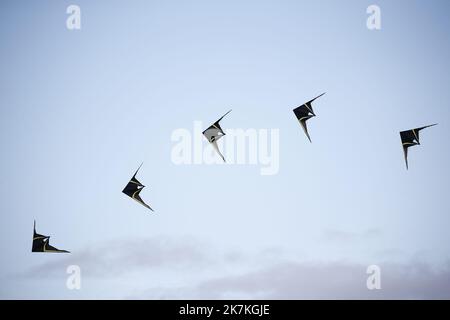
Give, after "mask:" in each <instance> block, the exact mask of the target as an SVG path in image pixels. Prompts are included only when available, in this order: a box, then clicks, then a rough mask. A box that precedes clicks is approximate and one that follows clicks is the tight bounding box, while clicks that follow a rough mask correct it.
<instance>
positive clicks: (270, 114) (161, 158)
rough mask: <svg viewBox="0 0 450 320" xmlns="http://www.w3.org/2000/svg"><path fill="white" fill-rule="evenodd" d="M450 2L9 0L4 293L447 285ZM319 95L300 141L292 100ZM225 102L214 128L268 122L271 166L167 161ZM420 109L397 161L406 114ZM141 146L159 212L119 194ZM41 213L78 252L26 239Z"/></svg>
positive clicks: (387, 293) (317, 292)
mask: <svg viewBox="0 0 450 320" xmlns="http://www.w3.org/2000/svg"><path fill="white" fill-rule="evenodd" d="M70 4H77V5H79V6H80V7H81V23H82V28H81V30H78V31H70V30H67V28H66V19H67V17H68V15H67V14H66V8H67V6H68V5H70ZM371 4H377V5H379V6H380V8H381V14H382V16H381V17H382V29H381V30H379V31H370V30H368V29H367V27H366V19H367V17H368V14H367V13H366V8H367V7H368V6H369V5H371ZM449 13H450V3H449V2H448V1H446V0H440V1H439V0H434V1H406V0H405V1H400V0H397V1H380V0H378V1H360V0H353V1H352V0H347V1H339V2H338V1H331V0H330V1H325V0H324V1H261V0H258V1H256V0H255V1H237V0H236V1H234V0H232V1H231V0H230V1H82V0H77V1H1V3H0V41H1V50H0V131H1V134H0V143H1V147H2V153H1V154H2V157H1V160H0V161H1V169H0V170H1V177H2V179H1V182H0V191H1V194H2V196H1V200H2V201H1V202H0V211H1V215H0V231H1V232H0V234H1V241H0V249H1V252H2V255H1V262H2V263H1V265H0V298H3V299H15V298H19V299H23V298H58V299H73V298H86V299H92V298H113V299H120V298H151V299H152V298H194V299H195V298H288V299H291V298H331V299H333V298H450V288H448V283H450V264H449V261H450V234H449V232H448V229H449V226H450V214H449V212H450V198H449V197H448V190H449V189H450V179H449V178H450V169H449V165H448V164H449V163H450V152H449V147H448V141H447V138H448V137H449V135H450V126H449V125H448V119H449V115H450V114H449V107H450V91H449V90H448V88H449V87H448V86H449V83H450V81H449V80H450V72H449V66H450V62H449V59H448V57H449V56H450V42H449V33H450V20H449V19H448V15H449ZM322 92H326V95H324V96H323V97H322V98H320V99H319V100H317V101H316V103H315V104H314V107H315V112H316V114H317V117H316V118H314V119H312V120H311V121H309V122H308V124H309V130H310V134H311V137H312V140H313V143H312V144H310V143H309V142H308V141H307V139H306V137H305V135H304V133H303V131H302V129H301V127H300V125H299V123H298V122H297V121H296V119H295V116H294V114H293V113H292V109H293V108H294V107H296V106H298V105H300V104H302V103H304V102H305V101H307V100H309V99H311V98H313V97H315V96H317V95H319V94H321V93H322ZM230 108H232V109H233V111H232V113H230V114H229V115H228V116H227V117H226V118H225V119H224V120H223V122H222V123H221V124H222V127H223V128H224V129H225V131H226V129H227V128H230V129H231V128H243V129H247V128H255V129H271V128H278V129H279V130H280V170H279V173H278V174H277V175H274V176H261V175H260V169H259V167H258V166H255V165H180V166H177V165H175V164H173V163H172V161H171V157H170V156H171V149H172V147H173V146H174V143H173V142H172V141H171V134H172V132H173V131H174V130H175V129H178V128H186V129H189V130H192V128H193V122H194V121H202V122H203V123H204V126H205V128H206V126H208V125H209V124H210V123H212V122H214V121H215V120H216V119H217V118H218V117H220V116H221V115H223V114H224V113H225V112H226V111H228V110H229V109H230ZM431 123H439V125H438V126H436V127H433V128H430V129H427V130H424V131H422V132H421V143H422V145H421V146H420V147H414V148H411V149H410V155H409V159H410V170H409V171H407V170H406V168H405V163H404V159H403V151H402V147H401V142H400V137H399V131H401V130H406V129H411V128H415V127H419V126H424V125H428V124H431ZM225 139H226V138H225ZM205 146H206V143H205ZM141 162H144V165H143V166H142V168H141V171H140V172H139V175H138V179H139V180H140V181H141V182H143V184H145V185H146V186H147V188H145V189H144V191H143V192H142V193H141V196H142V198H143V199H144V200H145V201H147V202H148V203H149V204H150V205H151V206H152V207H153V208H154V209H155V213H151V212H150V211H148V210H146V209H145V208H144V207H142V206H140V205H139V204H138V203H136V202H134V201H132V200H131V199H129V198H127V197H126V196H125V195H124V194H122V193H121V190H122V189H123V187H124V186H125V184H126V183H127V181H128V180H129V179H130V177H131V176H132V174H133V173H134V171H135V170H136V168H137V167H138V166H139V164H140V163H141ZM34 219H36V220H37V231H38V232H39V233H42V234H46V235H50V236H52V238H51V242H50V243H51V244H52V245H54V246H56V247H57V248H60V249H66V250H70V251H71V252H72V254H70V255H64V254H61V255H56V254H38V253H33V254H32V253H31V252H30V251H31V239H32V231H33V220H34ZM71 264H76V265H79V266H80V267H81V270H82V289H81V290H78V291H77V290H73V291H71V290H68V289H67V288H66V284H65V283H66V278H67V274H66V268H67V266H68V265H71ZM371 264H377V265H379V266H380V267H381V270H382V290H379V291H369V290H367V289H366V278H367V275H366V273H365V272H366V268H367V266H368V265H371Z"/></svg>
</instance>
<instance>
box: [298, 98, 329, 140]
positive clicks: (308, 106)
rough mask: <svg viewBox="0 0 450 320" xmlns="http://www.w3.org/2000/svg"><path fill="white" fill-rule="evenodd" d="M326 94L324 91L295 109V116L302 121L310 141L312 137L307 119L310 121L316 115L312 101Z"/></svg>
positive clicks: (301, 123)
mask: <svg viewBox="0 0 450 320" xmlns="http://www.w3.org/2000/svg"><path fill="white" fill-rule="evenodd" d="M324 94H325V93H322V94H321V95H320V96H318V97H315V98H314V99H312V100H310V101H308V102H306V103H304V104H302V105H301V106H300V107H297V108H295V109H294V110H293V111H294V114H295V116H296V117H297V120H298V121H299V122H300V125H301V126H302V128H303V131H305V134H306V136H307V137H308V140H309V142H311V137H310V136H309V133H308V127H307V125H306V121H308V120H309V119H311V118H312V117H315V116H316V114H315V113H314V110H313V107H312V103H313V102H314V100H316V99H318V98H320V97H321V96H323V95H324Z"/></svg>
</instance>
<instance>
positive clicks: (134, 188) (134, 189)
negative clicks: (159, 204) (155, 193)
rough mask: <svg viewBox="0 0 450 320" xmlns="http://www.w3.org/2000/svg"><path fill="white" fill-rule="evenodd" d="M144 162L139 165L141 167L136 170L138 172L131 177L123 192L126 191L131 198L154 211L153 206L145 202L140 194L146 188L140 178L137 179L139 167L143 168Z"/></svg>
mask: <svg viewBox="0 0 450 320" xmlns="http://www.w3.org/2000/svg"><path fill="white" fill-rule="evenodd" d="M141 166H142V164H141V165H140V166H139V168H138V169H137V170H136V173H135V174H134V175H133V177H132V178H131V180H130V182H128V184H127V185H126V186H125V188H124V189H123V190H122V192H123V193H125V194H126V195H127V196H129V197H130V198H132V199H134V200H136V201H137V202H139V203H140V204H142V205H143V206H144V207H146V208H148V209H150V210H152V211H153V209H152V208H150V206H149V205H148V204H146V203H145V202H144V200H142V199H141V197H140V196H139V193H140V192H141V191H142V189H144V188H145V186H144V185H143V184H142V183H140V182H139V180H138V179H136V174H137V173H138V171H139V169H140V168H141Z"/></svg>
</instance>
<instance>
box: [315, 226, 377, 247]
mask: <svg viewBox="0 0 450 320" xmlns="http://www.w3.org/2000/svg"><path fill="white" fill-rule="evenodd" d="M380 235H381V230H379V229H376V228H372V229H367V230H366V231H364V232H360V233H358V232H350V231H342V230H337V229H326V230H325V231H324V232H323V235H322V240H323V241H329V242H339V243H348V242H357V241H365V240H371V239H375V238H377V237H379V236H380Z"/></svg>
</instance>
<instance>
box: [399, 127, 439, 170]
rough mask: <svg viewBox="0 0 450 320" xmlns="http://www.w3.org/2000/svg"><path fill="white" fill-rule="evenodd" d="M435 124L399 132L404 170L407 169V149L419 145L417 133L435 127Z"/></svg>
mask: <svg viewBox="0 0 450 320" xmlns="http://www.w3.org/2000/svg"><path fill="white" fill-rule="evenodd" d="M435 125H436V124H432V125H429V126H425V127H421V128H416V129H411V130H406V131H401V132H400V138H401V139H402V145H403V154H404V156H405V162H406V169H408V167H409V165H408V148H410V147H413V146H416V145H420V138H419V132H420V131H421V130H423V129H426V128H429V127H432V126H435Z"/></svg>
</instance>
